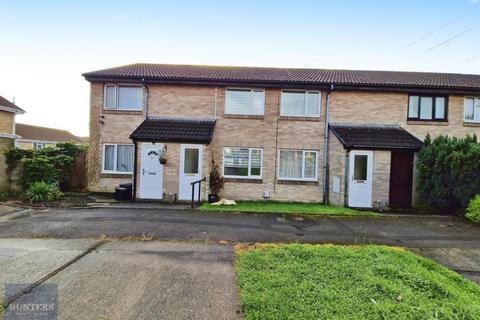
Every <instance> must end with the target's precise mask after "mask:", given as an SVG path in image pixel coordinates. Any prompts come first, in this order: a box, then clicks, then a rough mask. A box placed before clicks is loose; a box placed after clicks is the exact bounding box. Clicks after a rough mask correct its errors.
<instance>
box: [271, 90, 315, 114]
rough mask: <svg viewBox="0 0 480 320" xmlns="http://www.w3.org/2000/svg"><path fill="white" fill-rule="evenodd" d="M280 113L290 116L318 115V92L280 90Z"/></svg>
mask: <svg viewBox="0 0 480 320" xmlns="http://www.w3.org/2000/svg"><path fill="white" fill-rule="evenodd" d="M280 115H282V116H292V117H319V116H320V92H318V91H287V90H286V91H282V101H281V105H280Z"/></svg>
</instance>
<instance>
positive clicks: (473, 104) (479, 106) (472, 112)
mask: <svg viewBox="0 0 480 320" xmlns="http://www.w3.org/2000/svg"><path fill="white" fill-rule="evenodd" d="M463 119H464V121H465V122H476V123H480V98H465V103H464V112H463Z"/></svg>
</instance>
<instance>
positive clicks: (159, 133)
mask: <svg viewBox="0 0 480 320" xmlns="http://www.w3.org/2000/svg"><path fill="white" fill-rule="evenodd" d="M214 128H215V119H210V118H180V117H149V118H147V119H145V120H144V121H143V122H142V123H141V124H140V125H139V126H138V128H137V129H135V131H133V133H132V134H131V135H130V139H132V140H133V141H144V142H178V143H197V144H209V143H210V141H212V138H213V131H214Z"/></svg>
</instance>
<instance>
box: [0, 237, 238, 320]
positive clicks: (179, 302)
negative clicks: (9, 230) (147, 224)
mask: <svg viewBox="0 0 480 320" xmlns="http://www.w3.org/2000/svg"><path fill="white" fill-rule="evenodd" d="M92 246H96V247H95V249H94V250H93V251H91V252H90V251H89V250H88V248H92ZM79 256H80V258H79V259H78V260H75V258H77V257H79ZM0 270H1V272H0V283H1V284H2V287H3V284H4V283H24V284H29V283H30V284H31V283H35V282H38V281H39V280H41V281H42V283H53V284H57V285H58V293H59V297H58V299H59V317H58V319H112V320H113V319H119V320H120V319H122V320H123V319H135V320H137V319H167V320H168V319H208V320H210V319H241V314H240V307H239V302H238V292H237V288H236V285H235V278H234V269H233V251H232V248H231V247H230V246H227V245H206V244H188V243H176V242H159V241H148V242H145V241H135V242H133V241H107V242H103V241H98V240H47V239H0ZM25 287H27V285H26V286H25ZM37 288H40V287H37ZM35 290H36V289H35V288H33V290H32V292H35ZM21 292H22V290H20V291H19V293H21ZM0 296H1V298H0V302H1V303H2V304H8V303H9V302H11V301H3V300H2V299H3V293H2V294H1V295H0ZM14 302H15V301H13V303H14ZM13 303H12V305H13ZM7 308H8V306H7Z"/></svg>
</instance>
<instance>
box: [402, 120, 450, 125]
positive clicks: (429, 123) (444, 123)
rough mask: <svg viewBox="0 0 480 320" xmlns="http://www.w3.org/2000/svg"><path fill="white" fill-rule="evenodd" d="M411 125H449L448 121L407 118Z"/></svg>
mask: <svg viewBox="0 0 480 320" xmlns="http://www.w3.org/2000/svg"><path fill="white" fill-rule="evenodd" d="M407 124H410V125H424V126H448V121H428V120H407Z"/></svg>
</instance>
